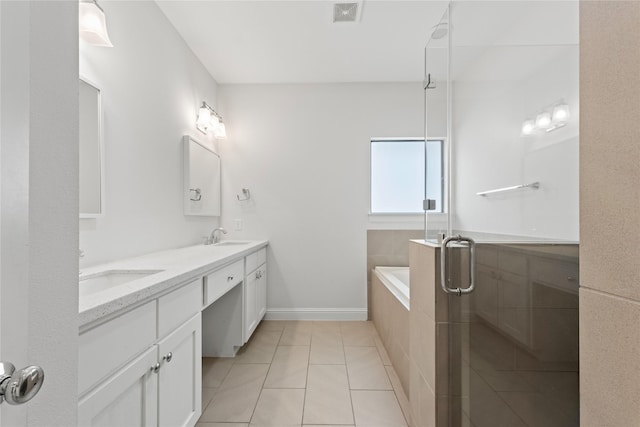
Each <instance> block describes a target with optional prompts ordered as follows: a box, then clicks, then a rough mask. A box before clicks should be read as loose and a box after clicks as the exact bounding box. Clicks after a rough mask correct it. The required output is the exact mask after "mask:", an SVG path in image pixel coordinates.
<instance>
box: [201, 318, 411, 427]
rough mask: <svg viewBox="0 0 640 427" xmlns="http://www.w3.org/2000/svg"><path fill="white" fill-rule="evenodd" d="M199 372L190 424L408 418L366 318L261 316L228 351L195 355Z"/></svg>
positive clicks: (361, 424) (394, 426) (234, 426)
mask: <svg viewBox="0 0 640 427" xmlns="http://www.w3.org/2000/svg"><path fill="white" fill-rule="evenodd" d="M202 376H203V379H202V382H203V384H202V386H203V392H202V401H203V402H202V408H203V410H202V417H200V420H199V422H198V424H197V425H196V427H241V426H244V427H248V426H251V427H259V426H277V427H285V426H305V427H313V426H322V427H330V426H332V425H335V426H338V425H339V426H341V427H345V426H357V427H365V426H366V427H374V426H390V427H403V426H407V425H408V423H407V418H405V413H404V412H403V409H404V411H407V410H408V405H407V399H406V396H405V395H404V393H403V392H402V389H401V388H400V383H399V381H398V379H397V376H396V374H395V372H394V371H393V367H392V366H391V365H390V362H389V358H388V357H387V355H386V353H385V351H384V348H382V347H381V344H380V340H379V339H378V336H377V332H376V330H375V328H374V326H373V324H372V323H371V322H304V321H299V322H298V321H287V322H285V321H263V322H262V323H261V324H260V326H259V327H258V329H257V330H256V332H255V333H254V335H253V337H252V338H251V340H250V341H249V342H248V343H247V344H246V345H245V346H244V347H243V348H242V349H241V350H240V352H239V354H238V355H237V356H236V357H235V358H233V359H223V358H205V359H203V361H202ZM406 415H407V416H408V413H407V414H406Z"/></svg>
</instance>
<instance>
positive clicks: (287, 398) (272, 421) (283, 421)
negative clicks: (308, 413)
mask: <svg viewBox="0 0 640 427" xmlns="http://www.w3.org/2000/svg"><path fill="white" fill-rule="evenodd" d="M303 405H304V390H292V389H272V390H270V389H264V390H262V393H261V394H260V399H259V400H258V404H257V405H256V409H255V412H254V414H253V417H252V418H251V425H256V426H258V425H259V426H277V427H285V426H299V425H300V424H302V408H303Z"/></svg>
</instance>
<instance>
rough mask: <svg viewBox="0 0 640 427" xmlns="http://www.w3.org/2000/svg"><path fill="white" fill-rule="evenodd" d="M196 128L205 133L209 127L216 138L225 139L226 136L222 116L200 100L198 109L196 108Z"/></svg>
mask: <svg viewBox="0 0 640 427" xmlns="http://www.w3.org/2000/svg"><path fill="white" fill-rule="evenodd" d="M196 128H197V129H198V130H199V131H200V132H202V133H204V134H205V135H206V134H207V131H208V130H209V129H211V130H212V131H213V136H214V137H215V138H217V139H225V138H226V137H227V129H226V127H225V126H224V122H223V121H222V116H221V115H220V114H218V113H216V110H214V109H213V108H211V107H210V106H209V104H207V103H206V102H204V101H203V102H202V106H201V107H200V110H198V119H197V120H196Z"/></svg>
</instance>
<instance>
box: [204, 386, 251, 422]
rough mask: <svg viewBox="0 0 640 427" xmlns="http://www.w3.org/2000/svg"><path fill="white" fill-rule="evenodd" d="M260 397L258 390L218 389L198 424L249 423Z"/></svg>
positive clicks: (246, 388)
mask: <svg viewBox="0 0 640 427" xmlns="http://www.w3.org/2000/svg"><path fill="white" fill-rule="evenodd" d="M258 397H260V388H255V387H254V388H252V387H237V388H229V389H226V390H221V389H218V390H217V391H216V393H215V395H214V396H213V399H212V400H211V403H209V406H207V408H206V410H205V411H204V412H203V413H202V416H201V417H200V422H249V421H250V420H251V416H252V415H253V409H254V408H255V406H256V403H257V402H258Z"/></svg>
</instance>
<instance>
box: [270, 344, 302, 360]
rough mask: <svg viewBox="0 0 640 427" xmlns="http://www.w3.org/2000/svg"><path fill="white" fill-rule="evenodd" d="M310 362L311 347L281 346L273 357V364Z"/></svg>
mask: <svg viewBox="0 0 640 427" xmlns="http://www.w3.org/2000/svg"><path fill="white" fill-rule="evenodd" d="M308 362H309V346H306V345H291V346H288V345H280V346H278V349H277V350H276V354H275V356H273V363H291V364H300V363H303V364H306V363H308Z"/></svg>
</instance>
